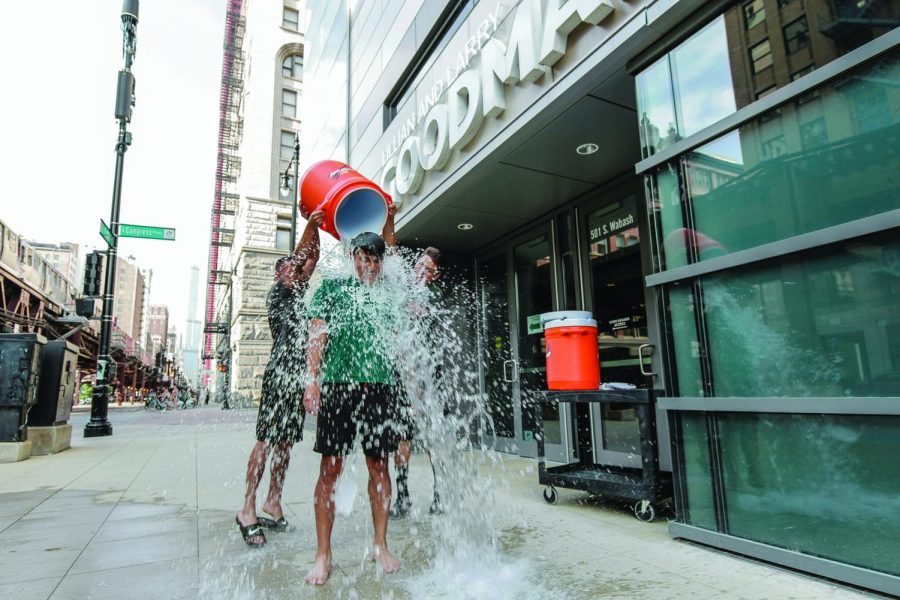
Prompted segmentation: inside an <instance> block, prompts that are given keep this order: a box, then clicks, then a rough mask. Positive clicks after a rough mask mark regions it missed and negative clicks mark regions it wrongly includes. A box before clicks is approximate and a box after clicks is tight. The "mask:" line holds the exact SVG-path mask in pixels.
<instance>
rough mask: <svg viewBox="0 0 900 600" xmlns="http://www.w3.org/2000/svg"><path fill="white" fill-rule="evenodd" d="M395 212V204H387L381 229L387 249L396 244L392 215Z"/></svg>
mask: <svg viewBox="0 0 900 600" xmlns="http://www.w3.org/2000/svg"><path fill="white" fill-rule="evenodd" d="M396 214H397V205H396V204H393V203H392V204H388V207H387V220H386V221H385V222H384V228H383V229H382V230H381V237H382V238H383V239H384V243H385V245H386V246H387V247H388V250H390V249H392V248H394V247H396V246H397V234H395V233H394V215H396Z"/></svg>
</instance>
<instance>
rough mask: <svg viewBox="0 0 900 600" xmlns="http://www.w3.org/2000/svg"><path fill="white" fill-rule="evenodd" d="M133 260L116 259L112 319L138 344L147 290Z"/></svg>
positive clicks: (142, 327) (142, 330)
mask: <svg viewBox="0 0 900 600" xmlns="http://www.w3.org/2000/svg"><path fill="white" fill-rule="evenodd" d="M134 260H135V258H134V257H133V256H129V257H128V258H122V257H120V256H119V257H116V269H117V272H116V290H115V297H114V298H113V318H114V319H115V323H116V325H117V326H118V328H119V329H120V330H121V331H122V333H124V334H125V335H127V336H128V337H130V338H131V339H132V340H133V341H136V342H137V343H138V344H140V343H141V340H142V339H144V335H143V332H144V306H145V304H146V302H147V300H148V294H149V290H148V289H147V286H146V285H145V282H144V274H143V273H142V272H141V269H140V267H138V266H137V264H136V263H135V262H134ZM104 277H105V276H104Z"/></svg>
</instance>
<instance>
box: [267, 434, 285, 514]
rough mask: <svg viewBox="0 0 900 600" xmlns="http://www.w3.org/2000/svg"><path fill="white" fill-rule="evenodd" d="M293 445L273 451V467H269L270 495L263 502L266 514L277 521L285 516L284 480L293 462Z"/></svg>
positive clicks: (282, 446)
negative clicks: (282, 497) (283, 503)
mask: <svg viewBox="0 0 900 600" xmlns="http://www.w3.org/2000/svg"><path fill="white" fill-rule="evenodd" d="M291 446H292V444H286V443H283V444H278V445H276V446H275V448H273V450H272V465H271V466H270V467H269V494H268V496H266V501H265V502H263V505H262V509H263V511H264V512H266V513H268V514H270V515H272V518H273V519H275V520H276V521H277V520H279V519H281V517H283V516H284V510H283V509H282V508H281V493H282V491H283V490H284V478H285V476H286V475H287V468H288V465H289V464H290V462H291Z"/></svg>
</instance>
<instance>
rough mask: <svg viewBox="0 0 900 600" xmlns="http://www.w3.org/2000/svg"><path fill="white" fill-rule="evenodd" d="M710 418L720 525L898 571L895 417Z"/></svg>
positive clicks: (898, 425)
mask: <svg viewBox="0 0 900 600" xmlns="http://www.w3.org/2000/svg"><path fill="white" fill-rule="evenodd" d="M716 418H717V420H718V426H719V444H720V447H721V461H722V484H723V488H724V495H725V498H724V500H725V501H724V503H723V506H725V507H726V510H727V519H726V521H727V523H728V531H727V532H726V533H728V534H730V535H734V536H738V537H743V538H747V539H751V540H755V541H759V542H763V543H766V544H772V545H775V546H780V547H782V548H788V549H790V550H794V551H799V552H803V553H806V554H812V555H815V556H821V557H824V558H833V559H835V560H838V561H840V562H843V563H849V564H852V565H858V566H860V567H864V568H866V569H873V570H876V571H882V572H886V573H891V574H893V575H900V562H898V560H897V557H898V556H900V505H898V504H897V502H896V498H898V497H900V461H897V460H893V457H896V456H898V454H900V417H888V416H856V415H853V416H850V415H788V414H746V413H726V414H722V415H718V416H717V417H716ZM689 435H693V432H686V433H685V437H686V438H687V437H688V436H689ZM689 489H690V487H689Z"/></svg>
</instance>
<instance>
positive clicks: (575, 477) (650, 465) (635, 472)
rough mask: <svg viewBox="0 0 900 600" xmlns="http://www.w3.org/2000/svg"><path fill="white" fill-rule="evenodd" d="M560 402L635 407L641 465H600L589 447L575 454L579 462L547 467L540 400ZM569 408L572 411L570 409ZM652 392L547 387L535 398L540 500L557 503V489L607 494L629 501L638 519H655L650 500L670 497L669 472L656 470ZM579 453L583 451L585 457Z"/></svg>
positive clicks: (657, 465)
mask: <svg viewBox="0 0 900 600" xmlns="http://www.w3.org/2000/svg"><path fill="white" fill-rule="evenodd" d="M559 402H569V403H573V409H574V408H575V404H578V403H592V402H593V403H599V404H605V403H615V404H617V405H622V404H626V405H629V406H631V407H633V408H634V410H635V413H636V414H637V417H638V423H639V425H638V427H639V431H640V453H641V465H642V467H641V468H640V469H636V468H627V467H619V466H614V465H604V464H598V463H595V462H592V458H591V456H590V452H587V453H579V454H580V456H579V460H578V462H574V463H570V464H566V465H560V466H557V467H547V466H546V463H545V459H544V416H543V404H546V403H551V404H554V405H558V403H559ZM573 412H574V411H573ZM655 415H656V394H655V392H654V390H645V389H634V390H615V391H603V390H598V391H572V392H569V391H566V392H563V391H546V392H544V393H543V394H541V395H539V398H538V402H535V425H536V427H535V438H536V441H537V454H538V481H539V482H540V483H541V484H543V485H546V486H547V487H546V488H545V489H544V500H546V501H547V502H548V503H549V504H554V503H556V499H557V493H556V488H557V487H561V488H566V489H573V490H582V491H585V492H587V493H589V494H597V495H600V496H606V497H609V498H616V499H619V500H626V501H629V502H634V505H633V510H634V515H635V516H636V517H637V518H638V519H639V520H641V521H646V522H650V521H652V520H653V519H655V518H656V508H655V507H654V504H656V503H658V502H659V501H660V500H662V499H664V498H670V497H671V496H672V475H671V473H663V472H660V470H659V452H658V443H657V437H656V416H655ZM583 454H588V456H587V457H586V458H587V460H585V457H584V456H583Z"/></svg>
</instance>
